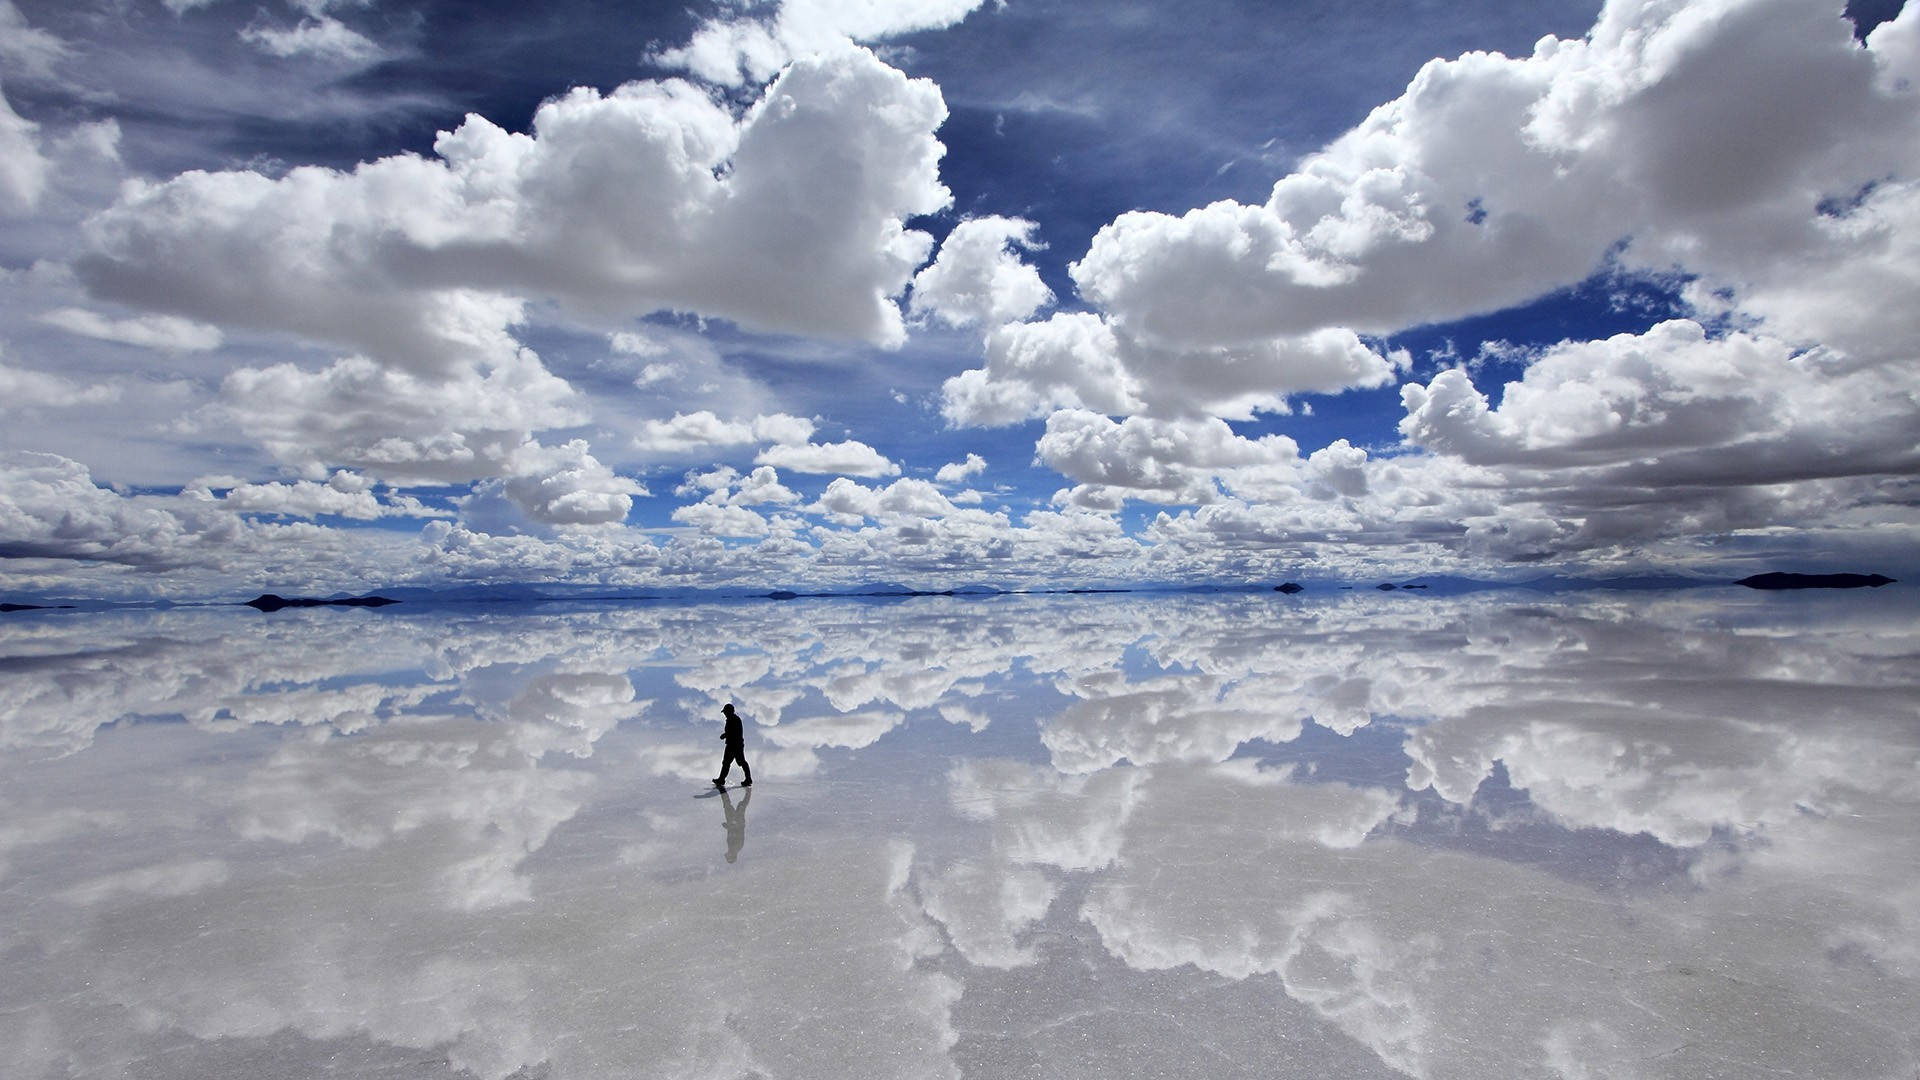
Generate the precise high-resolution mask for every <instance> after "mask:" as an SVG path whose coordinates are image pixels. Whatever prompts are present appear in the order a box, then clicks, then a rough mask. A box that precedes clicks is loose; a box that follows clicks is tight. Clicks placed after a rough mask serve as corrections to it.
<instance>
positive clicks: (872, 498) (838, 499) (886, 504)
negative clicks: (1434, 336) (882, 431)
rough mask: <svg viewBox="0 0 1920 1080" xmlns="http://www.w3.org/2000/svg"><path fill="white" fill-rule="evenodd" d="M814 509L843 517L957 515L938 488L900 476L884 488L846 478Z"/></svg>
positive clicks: (830, 488)
mask: <svg viewBox="0 0 1920 1080" xmlns="http://www.w3.org/2000/svg"><path fill="white" fill-rule="evenodd" d="M813 509H814V510H816V511H818V512H820V513H824V514H838V515H841V516H842V517H846V518H882V517H890V516H901V517H908V518H935V517H946V516H948V515H950V514H956V513H959V512H960V508H959V507H957V506H955V505H954V504H953V503H952V502H950V501H949V500H948V499H947V497H946V496H945V495H942V494H941V493H940V489H938V488H936V487H934V486H933V485H932V484H929V483H927V482H926V481H925V480H916V479H914V478H913V477H911V476H907V477H902V478H900V479H899V480H895V481H894V482H893V483H891V484H888V485H887V486H886V487H884V488H870V487H866V486H865V485H862V484H857V483H855V482H853V481H852V480H849V479H847V478H846V477H844V476H842V477H838V478H836V479H835V480H834V481H833V482H832V483H830V484H828V485H827V490H826V491H824V492H822V493H821V495H820V499H819V501H818V502H817V503H815V504H814V507H813Z"/></svg>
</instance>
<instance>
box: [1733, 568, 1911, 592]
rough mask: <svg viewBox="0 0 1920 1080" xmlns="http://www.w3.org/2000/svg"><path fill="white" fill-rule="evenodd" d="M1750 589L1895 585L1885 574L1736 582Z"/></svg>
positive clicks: (1758, 577)
mask: <svg viewBox="0 0 1920 1080" xmlns="http://www.w3.org/2000/svg"><path fill="white" fill-rule="evenodd" d="M1734 584H1735V585H1745V586H1746V587H1747V588H1749V589H1877V588H1879V587H1880V586H1882V585H1891V584H1893V579H1892V578H1890V577H1887V576H1886V575H1885V574H1783V573H1780V572H1778V571H1775V572H1773V573H1768V574H1754V575H1752V576H1750V577H1743V578H1741V579H1740V580H1738V581H1736V582H1734Z"/></svg>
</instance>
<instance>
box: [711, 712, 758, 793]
mask: <svg viewBox="0 0 1920 1080" xmlns="http://www.w3.org/2000/svg"><path fill="white" fill-rule="evenodd" d="M720 711H721V713H723V714H724V715H725V716H726V718H727V727H726V730H725V731H722V732H721V733H720V737H721V738H722V739H724V740H726V743H727V752H726V753H725V754H724V755H722V756H721V758H720V775H719V776H716V777H714V778H713V786H714V787H717V788H720V789H722V790H725V789H726V786H727V770H728V769H729V768H731V767H732V766H733V763H734V762H736V761H737V762H739V763H740V786H741V787H752V786H753V770H752V769H750V768H748V767H747V741H746V736H745V734H743V733H742V732H741V730H740V716H739V714H737V713H735V712H734V711H733V702H731V701H729V702H727V703H726V704H725V705H723V706H721V708H720Z"/></svg>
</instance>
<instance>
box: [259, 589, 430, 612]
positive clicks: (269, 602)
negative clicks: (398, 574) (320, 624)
mask: <svg viewBox="0 0 1920 1080" xmlns="http://www.w3.org/2000/svg"><path fill="white" fill-rule="evenodd" d="M399 602H400V601H398V600H395V599H393V598H392V597H387V596H342V597H337V598H334V599H328V600H321V599H318V598H316V597H312V596H276V595H274V594H273V593H261V594H260V595H259V596H256V597H254V598H253V599H251V600H249V601H247V603H246V606H247V607H250V608H256V609H258V610H260V611H279V610H280V609H281V608H290V607H386V606H387V605H389V604H397V603H399Z"/></svg>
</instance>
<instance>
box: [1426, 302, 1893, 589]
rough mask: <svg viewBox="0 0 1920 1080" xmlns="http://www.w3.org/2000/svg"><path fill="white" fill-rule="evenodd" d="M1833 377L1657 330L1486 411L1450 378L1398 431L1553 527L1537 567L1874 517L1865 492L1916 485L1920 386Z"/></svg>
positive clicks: (1874, 375)
mask: <svg viewBox="0 0 1920 1080" xmlns="http://www.w3.org/2000/svg"><path fill="white" fill-rule="evenodd" d="M1830 361H1831V356H1830V354H1825V353H1822V352H1818V351H1815V352H1799V351H1796V350H1795V349H1793V348H1792V347H1791V346H1790V345H1789V344H1787V343H1786V342H1783V341H1781V340H1779V339H1777V338H1772V337H1768V336H1764V335H1754V334H1747V333H1739V332H1734V333H1728V334H1725V335H1722V336H1719V337H1713V336H1710V335H1708V334H1707V333H1706V331H1705V330H1704V329H1703V328H1702V327H1701V326H1700V325H1699V324H1697V323H1695V322H1693V321H1691V320H1684V319H1681V320H1672V321H1669V322H1665V323H1662V324H1660V325H1658V326H1655V327H1653V328H1652V329H1650V330H1648V331H1647V332H1645V333H1643V334H1621V335H1617V336H1615V337H1612V338H1608V339H1606V340H1604V341H1593V342H1567V343H1563V344H1561V345H1559V346H1556V347H1554V348H1552V349H1548V350H1546V351H1545V352H1544V353H1543V354H1542V355H1540V356H1539V357H1538V358H1537V359H1536V360H1534V361H1533V363H1531V364H1530V365H1529V366H1528V368H1527V369H1526V372H1525V374H1524V375H1523V376H1522V377H1521V378H1520V379H1519V380H1516V381H1514V382H1512V383H1509V384H1508V385H1507V386H1506V387H1505V389H1504V392H1503V393H1502V395H1501V401H1500V404H1499V406H1498V407H1495V406H1493V405H1492V404H1491V403H1490V401H1489V400H1488V398H1487V396H1486V395H1485V394H1483V393H1481V392H1480V391H1479V390H1478V389H1476V388H1475V387H1474V385H1473V383H1472V381H1471V380H1470V379H1469V377H1468V376H1467V375H1466V373H1465V372H1463V371H1459V370H1453V371H1445V372H1441V373H1440V374H1438V375H1436V376H1435V377H1434V378H1433V379H1432V380H1431V381H1429V382H1428V383H1427V384H1426V385H1425V386H1421V385H1419V384H1409V385H1407V386H1405V387H1403V388H1402V391H1401V396H1402V400H1403V403H1404V404H1405V406H1406V410H1407V412H1406V416H1405V418H1404V419H1402V420H1401V422H1400V430H1401V433H1402V434H1403V435H1404V436H1405V437H1406V438H1407V440H1408V441H1409V442H1410V443H1412V444H1414V445H1417V446H1420V447H1423V448H1425V449H1427V450H1430V451H1432V452H1434V453H1436V454H1441V455H1445V456H1448V457H1452V458H1457V459H1459V460H1461V461H1463V462H1466V463H1467V464H1469V465H1473V466H1487V467H1491V468H1493V469H1494V470H1495V471H1496V472H1497V473H1498V476H1499V481H1498V483H1499V486H1500V487H1501V488H1503V489H1504V498H1505V499H1506V501H1507V502H1509V503H1510V504H1514V505H1516V506H1519V505H1523V504H1527V503H1532V504H1534V505H1535V506H1536V507H1537V509H1536V511H1535V512H1536V513H1537V514H1539V515H1540V516H1541V517H1543V518H1545V519H1547V520H1550V521H1551V522H1552V523H1553V526H1552V528H1550V529H1545V530H1541V529H1534V530H1530V531H1531V533H1532V535H1531V537H1530V540H1529V542H1528V543H1526V544H1523V545H1521V546H1522V547H1523V548H1525V549H1528V550H1530V551H1532V552H1534V553H1536V554H1559V553H1562V552H1569V551H1580V550H1589V549H1600V548H1604V547H1606V546H1608V545H1623V544H1635V543H1640V542H1647V541H1653V540H1657V539H1661V538H1664V537H1678V536H1684V535H1688V534H1691V533H1696V532H1699V531H1703V526H1704V527H1705V529H1706V530H1712V531H1720V530H1731V529H1741V528H1764V527H1766V526H1768V525H1769V524H1770V523H1772V522H1774V521H1778V520H1793V521H1796V522H1797V523H1799V524H1801V525H1814V524H1818V523H1819V522H1821V521H1842V520H1845V518H1846V515H1848V513H1849V512H1851V511H1853V510H1855V509H1860V508H1867V507H1874V508H1882V507H1884V503H1885V501H1886V499H1887V493H1886V492H1885V491H1884V490H1883V489H1882V487H1881V485H1880V484H1879V483H1878V482H1877V481H1876V480H1875V479H1874V478H1875V477H1884V476H1898V475H1907V474H1910V473H1912V472H1913V471H1914V470H1915V469H1916V468H1920V447H1916V446H1915V445H1914V441H1913V439H1912V438H1911V437H1910V435H1908V434H1907V433H1908V432H1909V431H1910V430H1911V428H1912V423H1913V404H1912V403H1913V400H1914V393H1915V391H1916V388H1917V386H1916V383H1915V381H1914V378H1913V376H1912V374H1911V372H1910V371H1908V370H1906V369H1903V368H1901V367H1898V366H1874V367H1866V368H1855V367H1850V366H1843V367H1842V368H1841V369H1840V370H1838V371H1835V370H1833V369H1832V368H1830V367H1829V366H1828V364H1829V362H1830ZM1876 512H1878V513H1882V514H1884V513H1885V512H1886V511H1885V510H1884V509H1877V510H1876ZM1518 516H1519V515H1518V514H1516V517H1518Z"/></svg>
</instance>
